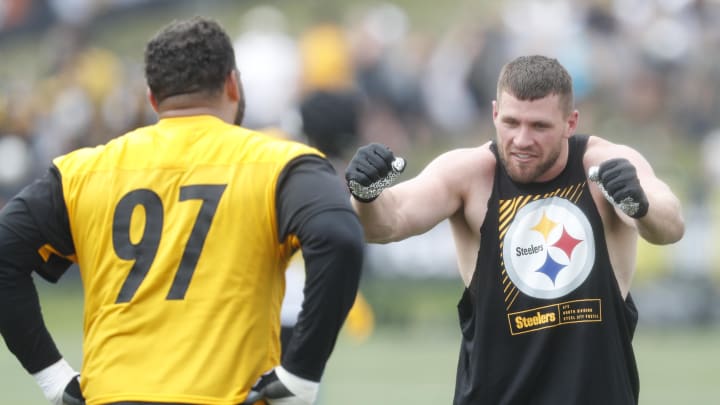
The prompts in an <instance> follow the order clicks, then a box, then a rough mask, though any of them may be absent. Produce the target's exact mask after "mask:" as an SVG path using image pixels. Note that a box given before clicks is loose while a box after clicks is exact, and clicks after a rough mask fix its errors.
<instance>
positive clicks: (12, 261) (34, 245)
mask: <svg viewBox="0 0 720 405" xmlns="http://www.w3.org/2000/svg"><path fill="white" fill-rule="evenodd" d="M0 229H1V232H2V235H3V237H2V238H0V240H1V242H0V257H1V258H2V262H3V264H4V266H5V269H6V270H7V269H10V268H12V269H16V270H17V271H19V272H30V271H32V270H35V271H37V273H38V274H40V275H41V276H43V277H44V278H46V279H47V280H49V281H53V282H54V281H57V279H59V278H60V276H61V275H62V274H63V273H64V272H65V271H66V270H67V268H68V267H69V266H70V264H71V262H70V261H69V260H68V259H67V257H69V256H71V255H73V254H74V245H73V242H72V237H71V235H70V226H69V221H68V216H67V210H66V209H65V202H64V198H63V195H62V185H61V181H60V177H59V173H58V172H57V170H56V169H51V170H49V171H48V172H47V173H46V174H45V175H44V176H43V177H41V178H39V179H37V180H36V181H35V182H33V183H32V184H30V185H29V186H27V187H25V188H24V189H23V190H22V191H21V192H20V193H18V195H16V196H15V197H13V199H11V200H10V201H9V202H8V203H7V205H6V206H5V207H4V208H3V210H2V213H1V214H0Z"/></svg>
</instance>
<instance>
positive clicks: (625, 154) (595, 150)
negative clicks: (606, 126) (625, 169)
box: [583, 135, 646, 168]
mask: <svg viewBox="0 0 720 405" xmlns="http://www.w3.org/2000/svg"><path fill="white" fill-rule="evenodd" d="M613 158H625V159H628V160H629V161H630V162H632V163H634V164H635V165H637V164H645V163H646V160H645V158H644V157H643V156H642V155H641V154H640V152H638V151H637V150H635V149H633V148H632V147H630V146H627V145H623V144H619V143H614V142H611V141H609V140H607V139H604V138H601V137H599V136H597V135H591V136H590V137H589V139H588V143H587V148H586V149H585V155H584V156H583V164H584V166H585V168H589V167H591V166H597V165H599V164H600V163H602V162H604V161H606V160H609V159H613Z"/></svg>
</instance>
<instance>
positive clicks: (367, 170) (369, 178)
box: [345, 143, 405, 203]
mask: <svg viewBox="0 0 720 405" xmlns="http://www.w3.org/2000/svg"><path fill="white" fill-rule="evenodd" d="M404 169H405V161H404V160H403V159H402V158H397V159H396V158H395V155H394V154H393V152H392V151H391V150H390V148H388V147H387V146H385V145H382V144H379V143H371V144H369V145H365V146H363V147H361V148H360V149H358V150H357V152H356V153H355V156H353V158H352V160H351V161H350V163H349V164H348V166H347V168H346V169H345V180H346V181H347V184H348V188H349V189H350V193H351V194H352V195H353V197H355V199H357V200H358V201H362V202H366V203H367V202H371V201H373V200H374V199H376V198H377V197H378V196H379V195H380V193H381V192H382V191H383V190H384V189H385V188H387V187H389V186H390V185H391V184H392V183H393V182H394V181H395V179H396V178H397V175H398V174H399V173H401V172H402V171H403V170H404Z"/></svg>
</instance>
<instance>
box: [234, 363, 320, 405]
mask: <svg viewBox="0 0 720 405" xmlns="http://www.w3.org/2000/svg"><path fill="white" fill-rule="evenodd" d="M278 373H280V374H281V375H283V376H285V377H284V378H285V379H286V380H287V383H284V382H283V381H281V379H280V377H278ZM286 384H289V385H293V384H294V386H295V387H296V389H297V390H298V393H297V394H296V393H293V392H292V391H290V389H289V388H288V387H287V385H286ZM318 386H319V383H316V382H312V381H309V380H304V379H301V378H299V377H297V376H294V375H292V374H289V373H288V372H287V371H285V370H284V369H283V368H282V367H278V368H276V369H273V370H271V371H269V372H267V373H265V374H263V375H262V377H260V379H259V380H258V381H257V382H256V383H255V385H254V386H253V387H252V390H250V394H248V396H247V398H246V399H245V402H243V403H242V404H240V405H252V404H254V403H256V402H258V401H261V400H265V402H267V403H268V404H269V405H311V404H313V403H314V402H315V398H316V396H317V389H318Z"/></svg>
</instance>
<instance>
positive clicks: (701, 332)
mask: <svg viewBox="0 0 720 405" xmlns="http://www.w3.org/2000/svg"><path fill="white" fill-rule="evenodd" d="M61 284H64V285H61V286H60V287H55V288H53V287H49V286H47V285H45V284H44V283H40V288H39V289H40V293H41V297H42V302H43V308H44V312H45V315H46V320H47V323H48V327H49V328H50V330H51V332H52V333H53V334H54V335H55V337H56V339H57V343H58V346H59V347H60V349H61V351H62V352H63V353H64V354H65V356H66V357H67V359H68V361H70V363H71V364H72V365H73V366H75V367H76V368H79V366H80V362H81V357H82V355H81V342H80V330H81V328H82V325H81V314H80V312H81V310H82V297H81V296H80V292H79V291H78V290H77V289H75V288H70V287H68V284H70V283H62V282H61ZM418 288H419V287H417V286H414V287H413V288H412V290H414V292H411V294H410V295H415V294H417V290H418ZM441 290H442V289H441ZM448 290H450V291H452V288H448ZM368 295H369V296H370V297H379V296H380V295H382V294H381V291H379V290H375V289H370V291H368ZM405 298H407V297H406V296H405V295H404V292H403V293H397V294H396V295H395V297H394V299H395V300H398V301H404V300H405ZM428 302H436V303H439V306H440V307H439V308H436V309H435V316H434V317H430V318H427V317H422V316H411V317H407V318H404V319H405V321H403V322H401V323H400V324H401V325H402V326H392V325H394V324H391V323H383V324H381V326H379V327H378V328H377V329H376V331H375V332H374V333H373V335H371V336H370V338H369V339H368V340H367V341H365V342H362V343H359V342H357V341H355V340H353V339H352V338H351V337H350V336H349V335H347V334H345V333H343V334H342V335H341V337H340V339H339V340H338V343H337V346H336V349H335V352H334V354H333V357H332V358H331V360H330V362H329V363H328V368H327V372H326V376H325V379H324V381H323V384H322V388H321V396H320V404H321V405H355V404H357V405H359V404H363V405H365V404H368V403H375V404H383V405H384V404H400V405H403V404H413V405H425V404H428V405H429V404H433V405H437V404H450V403H451V400H452V392H453V385H454V379H455V362H456V358H457V349H458V336H459V335H458V330H457V325H456V324H455V321H454V310H455V308H454V306H453V307H451V308H444V307H446V306H450V303H449V302H448V300H447V299H440V300H437V301H436V300H434V299H433V297H426V304H425V305H426V307H425V309H424V310H423V311H425V312H426V313H427V310H428V308H429V307H428V306H429V304H428ZM380 307H381V308H382V306H380ZM379 315H380V314H379ZM441 316H445V317H447V318H446V319H439V318H440V317H441ZM408 318H409V319H410V320H409V321H408V320H407V319H408ZM380 319H382V316H380ZM718 342H720V327H718V328H710V329H669V330H662V329H651V328H648V327H643V326H641V327H639V328H638V332H637V336H636V339H635V342H634V346H635V349H636V354H637V359H638V364H639V368H640V378H641V388H640V404H642V405H676V404H680V403H682V404H710V403H717V398H718V396H719V395H720V388H718V383H717V380H718V377H719V376H720V344H718ZM0 376H2V378H0V392H2V394H0V404H2V405H5V404H13V405H16V404H17V405H35V404H37V405H44V404H46V402H45V400H44V398H43V397H42V394H41V393H40V390H39V389H38V388H37V387H36V385H35V383H34V381H33V380H32V378H31V377H30V376H29V375H27V374H26V373H25V371H24V370H23V369H22V368H21V367H20V365H19V364H18V363H17V361H16V359H15V358H14V357H13V356H12V354H11V353H10V352H9V351H8V350H7V349H6V348H5V347H3V348H1V349H0Z"/></svg>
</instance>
